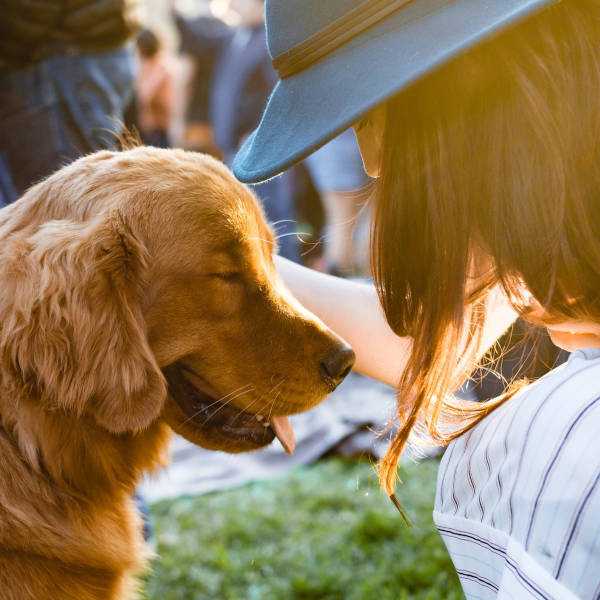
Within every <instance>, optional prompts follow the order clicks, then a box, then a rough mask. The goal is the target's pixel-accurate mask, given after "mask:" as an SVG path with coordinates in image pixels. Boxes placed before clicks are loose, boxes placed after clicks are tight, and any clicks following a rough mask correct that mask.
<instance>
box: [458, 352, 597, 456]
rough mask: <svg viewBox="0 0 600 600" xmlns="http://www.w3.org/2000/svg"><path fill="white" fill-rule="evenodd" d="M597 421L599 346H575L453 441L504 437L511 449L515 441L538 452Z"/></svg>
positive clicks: (463, 442)
mask: <svg viewBox="0 0 600 600" xmlns="http://www.w3.org/2000/svg"><path fill="white" fill-rule="evenodd" d="M599 419H600V349H590V350H578V351H576V352H574V353H573V354H571V356H570V357H569V359H568V360H567V362H565V363H564V364H562V365H560V366H559V367H557V368H555V369H553V370H552V371H550V372H549V373H547V374H546V375H544V376H543V377H541V378H540V379H538V380H537V381H535V382H533V383H531V384H530V385H527V386H525V387H524V388H523V389H522V390H520V391H519V392H518V393H517V394H515V396H514V397H513V398H511V399H510V400H509V401H507V402H506V403H505V404H504V405H502V406H500V407H499V408H498V409H497V410H496V411H495V412H494V413H492V414H491V415H490V416H489V417H488V418H486V419H485V420H484V421H482V422H481V423H479V424H478V425H477V427H475V428H474V429H473V430H472V431H471V432H469V433H468V434H467V435H465V436H462V437H461V438H459V440H457V442H456V444H457V445H458V446H462V447H463V448H465V447H469V446H472V445H473V444H474V443H476V442H477V441H478V442H479V443H485V442H486V440H489V441H490V442H491V441H492V440H494V439H499V438H506V437H510V439H511V441H512V442H513V447H514V443H515V442H517V441H519V442H520V443H521V444H523V445H526V446H530V447H535V448H537V449H538V450H539V449H541V448H545V447H548V446H549V445H552V442H553V441H556V440H559V439H562V438H563V437H564V436H566V435H567V434H568V432H569V431H571V433H573V431H572V427H575V426H576V425H577V424H581V423H583V422H586V421H589V420H592V421H594V422H595V423H598V422H599V421H598V420H599ZM598 442H599V443H600V436H598ZM538 455H539V454H536V456H538ZM540 458H541V460H543V456H540Z"/></svg>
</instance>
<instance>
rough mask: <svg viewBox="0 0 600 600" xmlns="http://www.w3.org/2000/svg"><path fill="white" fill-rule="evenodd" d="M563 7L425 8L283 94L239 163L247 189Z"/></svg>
mask: <svg viewBox="0 0 600 600" xmlns="http://www.w3.org/2000/svg"><path fill="white" fill-rule="evenodd" d="M555 2H556V0H501V1H496V2H483V1H482V0H419V1H416V2H413V3H410V4H408V5H407V6H406V8H404V9H402V10H400V11H398V12H397V13H396V14H394V15H393V16H391V17H388V18H387V19H386V20H385V21H382V22H381V23H379V24H378V25H376V26H375V27H373V28H371V29H369V30H367V31H366V32H364V33H363V34H361V35H360V36H358V37H356V38H355V39H353V40H352V41H351V42H350V43H348V44H346V45H345V46H343V47H341V48H339V49H337V50H336V51H334V52H333V53H332V54H330V55H329V56H328V57H327V58H325V59H323V60H321V61H319V62H318V63H316V64H314V65H313V66H311V67H310V68H308V69H306V70H304V71H302V72H300V73H298V74H296V75H294V76H292V77H289V78H286V79H284V80H281V81H279V82H278V83H277V85H276V86H275V88H274V90H273V92H272V93H271V96H270V98H269V101H268V103H267V106H266V108H265V111H264V113H263V116H262V119H261V121H260V124H259V126H258V127H257V129H256V130H255V131H254V132H253V133H252V134H251V135H250V136H249V137H248V138H247V139H246V141H245V142H244V144H243V145H242V147H241V148H240V150H239V152H238V154H237V156H236V157H235V160H234V162H233V171H234V173H235V175H236V177H237V178H238V179H239V180H240V181H243V182H245V183H258V182H260V181H264V180H266V179H269V178H271V177H273V176H275V175H277V174H279V173H281V172H283V171H285V170H286V169H288V168H289V167H290V166H292V165H293V164H294V163H297V162H299V161H300V160H302V159H304V158H306V156H308V155H309V154H311V153H313V152H314V151H315V150H317V149H318V148H320V147H321V146H322V145H324V144H325V143H327V142H328V141H330V140H331V139H333V138H334V137H336V136H337V135H339V134H340V133H341V132H342V131H344V130H345V129H347V128H348V127H350V126H351V125H352V124H353V123H355V122H356V121H357V120H358V119H359V118H360V117H361V115H363V114H364V113H365V112H367V111H368V110H370V109H371V108H373V107H374V106H376V105H377V104H379V103H381V102H383V101H384V100H386V99H387V98H389V97H390V96H392V95H394V94H396V93H398V92H399V91H401V90H402V89H404V88H406V87H407V86H409V85H410V84H411V83H413V82H415V81H417V80H418V79H420V78H422V77H423V76H424V75H426V74H427V73H430V72H431V71H433V70H435V69H436V68H437V67H439V66H441V65H443V64H444V63H446V62H448V61H449V60H451V59H452V58H454V57H455V56H457V55H459V54H460V53H461V52H463V51H465V50H466V49H468V48H470V47H472V46H473V45H475V44H477V43H478V42H480V41H482V40H484V39H486V38H489V37H490V36H492V35H493V34H495V33H498V32H499V31H501V30H504V29H506V28H507V27H509V26H511V25H513V24H515V23H517V22H519V21H520V20H522V19H524V18H526V17H527V16H528V15H530V14H532V13H533V12H536V11H539V10H540V9H542V8H544V7H545V6H549V5H551V4H553V3H555Z"/></svg>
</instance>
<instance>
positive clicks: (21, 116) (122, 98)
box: [0, 0, 138, 204]
mask: <svg viewBox="0 0 600 600" xmlns="http://www.w3.org/2000/svg"><path fill="white" fill-rule="evenodd" d="M136 4H137V3H136V2H135V0H61V1H59V0H56V1H53V2H38V1H36V0H0V14H1V15H2V19H0V127H1V128H2V132H3V135H2V136H1V138H0V201H1V202H2V203H3V204H7V203H10V202H13V201H14V200H16V199H17V198H18V197H19V196H20V195H21V194H22V193H23V192H24V191H25V189H27V187H29V186H30V185H31V184H32V183H35V182H36V181H38V180H40V179H42V178H43V177H45V176H46V175H48V174H50V173H52V172H53V171H55V170H56V169H57V168H59V167H60V166H62V165H63V164H65V163H68V162H70V161H71V160H74V159H76V158H78V157H79V156H81V155H82V154H86V153H89V152H94V151H96V150H100V149H103V148H111V147H113V146H114V145H115V143H116V140H117V137H118V135H119V134H120V133H121V132H122V123H123V115H124V111H125V108H126V106H127V104H128V103H129V101H130V98H131V93H132V87H133V77H134V59H133V54H132V50H131V48H130V47H128V46H127V45H126V42H127V41H128V40H129V39H130V38H131V36H132V35H133V33H134V32H135V31H136V30H137V27H138V15H137V10H136Z"/></svg>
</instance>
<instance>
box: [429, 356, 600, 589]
mask: <svg viewBox="0 0 600 600" xmlns="http://www.w3.org/2000/svg"><path fill="white" fill-rule="evenodd" d="M434 520H435V523H436V525H437V527H438V529H439V532H440V534H441V535H442V538H443V539H444V542H445V543H446V547H447V548H448V551H449V553H450V556H451V557H452V560H453V562H454V565H455V567H456V570H457V572H458V575H459V577H460V580H461V584H462V587H463V590H464V592H465V596H466V597H467V599H469V600H471V599H472V600H478V599H488V598H500V599H502V600H509V599H513V600H528V599H536V600H540V599H541V600H551V599H552V600H563V599H564V600H569V599H574V598H583V599H586V600H587V599H589V600H600V349H592V350H578V351H576V352H574V353H573V354H572V355H571V356H570V358H569V360H568V361H567V362H566V363H565V364H564V365H561V366H560V367H558V368H556V369H554V370H553V371H551V372H550V373H548V374H547V375H546V376H544V377H542V378H541V379H540V380H538V381H536V382H535V383H534V384H532V385H529V386H527V387H526V388H524V389H523V390H521V391H520V392H519V393H518V394H517V395H515V397H514V398H512V399H511V400H510V401H508V402H507V403H505V404H504V405H503V406H501V407H500V408H499V409H497V410H496V411H495V412H493V413H492V414H491V415H490V416H489V417H487V418H486V419H484V420H483V421H482V422H481V423H479V424H478V425H477V427H475V428H473V429H472V430H471V431H470V432H468V433H467V434H465V435H463V436H462V437H460V438H459V439H457V440H456V441H454V442H453V443H452V444H451V445H450V446H449V448H448V449H447V451H446V453H445V455H444V458H443V460H442V463H441V465H440V471H439V475H438V485H437V495H436V502H435V509H434Z"/></svg>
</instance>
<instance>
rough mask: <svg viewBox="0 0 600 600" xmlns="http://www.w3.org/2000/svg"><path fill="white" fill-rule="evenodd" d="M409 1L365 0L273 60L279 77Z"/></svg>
mask: <svg viewBox="0 0 600 600" xmlns="http://www.w3.org/2000/svg"><path fill="white" fill-rule="evenodd" d="M409 2H412V0H365V1H364V2H362V3H361V4H359V5H358V6H357V7H356V8H353V9H352V10H351V11H350V12H348V13H346V14H345V15H343V16H342V17H340V18H338V19H336V20H335V21H333V23H330V24H329V25H327V27H324V28H323V29H321V30H320V31H317V33H314V34H313V35H311V36H310V37H309V38H307V39H306V40H304V41H303V42H301V43H300V44H297V45H296V46H293V47H292V48H290V49H289V50H286V51H285V52H283V53H282V54H280V55H279V56H276V57H275V58H274V59H273V67H274V69H275V70H276V71H277V73H278V74H279V77H280V78H281V79H285V78H286V77H291V76H292V75H295V74H296V73H299V72H300V71H304V69H308V67H311V66H312V65H314V64H315V63H316V62H318V61H320V60H321V59H323V58H325V57H326V56H328V55H329V54H331V53H332V52H333V51H334V50H337V49H338V48H339V47H340V46H343V45H344V44H347V43H348V42H349V41H351V40H352V39H354V38H355V37H356V36H358V35H360V34H361V33H363V32H364V31H366V30H367V29H370V28H371V27H373V26H374V25H376V24H377V23H379V22H380V21H382V20H383V19H385V18H386V17H388V16H389V15H391V14H392V13H394V12H396V11H397V10H399V9H400V8H402V7H403V6H405V5H406V4H408V3H409Z"/></svg>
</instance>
